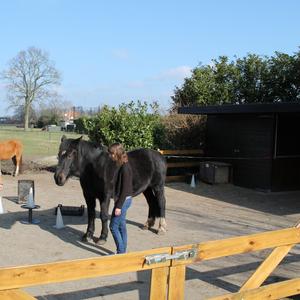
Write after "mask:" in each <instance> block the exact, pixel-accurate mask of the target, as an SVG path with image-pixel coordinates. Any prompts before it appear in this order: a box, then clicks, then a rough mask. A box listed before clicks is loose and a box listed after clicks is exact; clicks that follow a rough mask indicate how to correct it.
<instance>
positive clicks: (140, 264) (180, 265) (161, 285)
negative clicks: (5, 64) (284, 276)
mask: <svg viewBox="0 0 300 300" xmlns="http://www.w3.org/2000/svg"><path fill="white" fill-rule="evenodd" d="M299 242H300V229H299V226H298V225H297V226H296V227H293V228H287V229H282V230H276V231H269V232H263V233H258V234H252V235H247V236H240V237H233V238H229V239H224V240H217V241H208V242H203V243H199V244H192V245H184V246H179V247H164V248H158V249H151V250H146V251H139V252H132V253H127V254H122V255H113V256H104V257H96V258H89V259H79V260H69V261H60V262H53V263H46V264H37V265H30V266H19V267H8V268H7V267H5V268H0V299H18V300H23V299H24V300H25V299H34V297H32V296H31V295H29V294H28V293H26V292H24V291H22V290H20V288H23V287H28V286H35V285H40V284H48V283H59V282H65V281H71V280H80V279H84V278H92V277H100V276H107V275H115V274H121V273H125V272H135V271H143V270H152V271H151V282H150V295H149V299H150V300H159V299H162V300H165V299H169V300H175V299H176V300H181V299H184V286H185V272H186V266H187V265H189V264H193V263H196V262H202V261H204V260H211V259H216V258H220V257H225V256H230V255H236V254H243V253H249V252H252V251H258V250H263V249H267V248H275V249H274V250H273V252H271V254H270V255H269V256H268V257H267V258H266V259H265V260H264V261H263V263H262V264H261V265H260V266H259V267H258V269H257V270H256V271H255V272H254V273H253V275H252V276H250V278H249V279H248V280H247V281H246V282H245V283H244V284H243V285H242V287H241V288H240V291H239V292H238V293H231V294H226V295H223V296H218V297H215V298H211V300H212V299H214V300H221V299H223V300H225V299H226V300H229V299H268V300H270V299H279V298H283V297H288V296H292V295H296V294H300V278H296V279H290V280H286V281H282V282H279V283H274V284H270V285H266V286H263V287H260V286H261V284H262V283H263V282H264V281H265V280H266V278H267V277H268V276H269V275H270V274H271V272H272V271H273V270H274V269H275V268H276V266H277V265H278V264H279V263H280V262H281V261H282V259H283V258H284V257H285V256H286V255H287V253H288V252H289V251H290V249H291V248H292V247H293V246H294V245H295V244H298V243H299Z"/></svg>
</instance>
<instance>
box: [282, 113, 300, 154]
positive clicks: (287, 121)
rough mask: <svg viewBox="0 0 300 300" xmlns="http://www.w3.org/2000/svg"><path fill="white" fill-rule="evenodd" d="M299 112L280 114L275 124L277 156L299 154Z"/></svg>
mask: <svg viewBox="0 0 300 300" xmlns="http://www.w3.org/2000/svg"><path fill="white" fill-rule="evenodd" d="M299 137H300V114H299V113H296V114H280V115H279V116H278V126H277V156H290V155H300V138H299Z"/></svg>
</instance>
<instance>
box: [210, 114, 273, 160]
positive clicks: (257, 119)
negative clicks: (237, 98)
mask: <svg viewBox="0 0 300 300" xmlns="http://www.w3.org/2000/svg"><path fill="white" fill-rule="evenodd" d="M206 128H207V132H206V149H205V153H206V155H207V156H209V157H228V158H235V157H240V158H271V157H272V153H273V128H274V117H273V115H243V116H241V115H226V116H225V115H212V116H208V120H207V127H206Z"/></svg>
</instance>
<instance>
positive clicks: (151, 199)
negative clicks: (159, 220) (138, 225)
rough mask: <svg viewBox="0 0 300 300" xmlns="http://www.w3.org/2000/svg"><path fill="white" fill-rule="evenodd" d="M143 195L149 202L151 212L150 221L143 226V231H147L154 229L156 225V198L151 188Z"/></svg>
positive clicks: (149, 213) (149, 214)
mask: <svg viewBox="0 0 300 300" xmlns="http://www.w3.org/2000/svg"><path fill="white" fill-rule="evenodd" d="M143 194H144V196H145V198H146V200H147V203H148V206H149V211H148V219H147V221H146V223H145V224H144V225H143V227H142V229H144V230H147V229H149V228H151V227H153V226H154V224H155V201H154V200H155V198H154V194H153V191H152V189H151V188H149V187H148V188H147V189H146V190H145V191H144V192H143Z"/></svg>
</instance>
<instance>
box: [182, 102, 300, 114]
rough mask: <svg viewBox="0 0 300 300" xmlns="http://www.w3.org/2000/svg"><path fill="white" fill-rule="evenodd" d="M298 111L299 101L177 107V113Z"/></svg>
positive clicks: (299, 110) (299, 107) (299, 109)
mask: <svg viewBox="0 0 300 300" xmlns="http://www.w3.org/2000/svg"><path fill="white" fill-rule="evenodd" d="M295 112H300V103H295V102H293V103H260V104H224V105H208V106H190V107H179V108H178V113H179V114H191V115H215V114H257V113H295Z"/></svg>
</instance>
